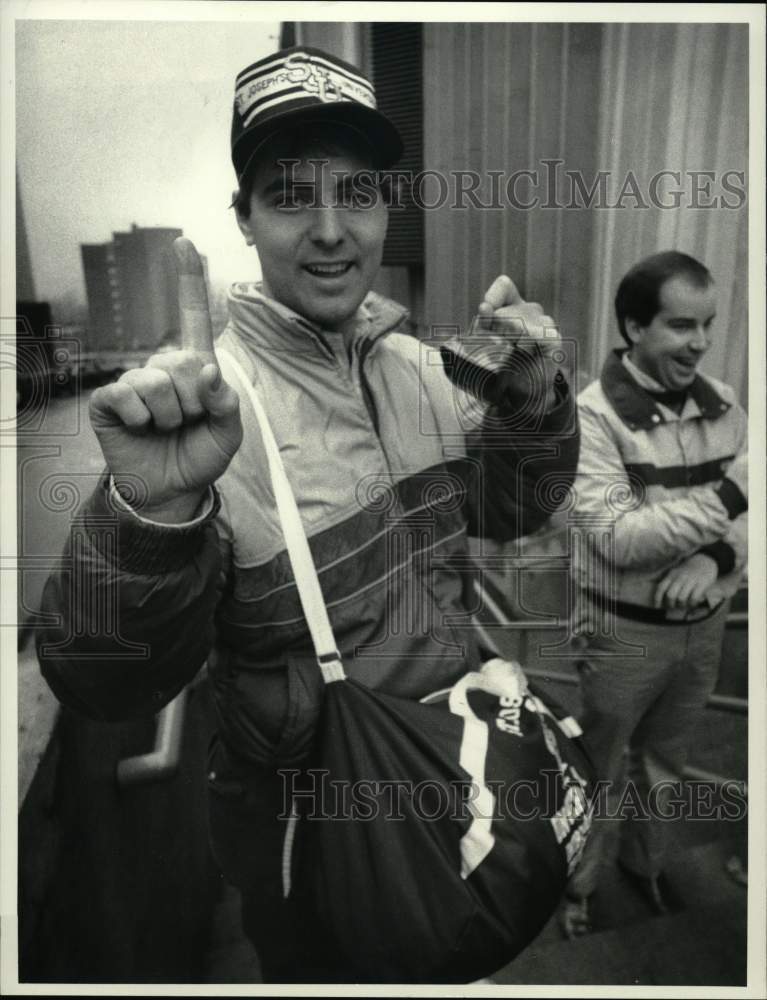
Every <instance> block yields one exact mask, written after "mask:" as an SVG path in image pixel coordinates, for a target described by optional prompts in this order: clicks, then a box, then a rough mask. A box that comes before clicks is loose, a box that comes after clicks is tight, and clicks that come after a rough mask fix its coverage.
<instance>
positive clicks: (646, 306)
mask: <svg viewBox="0 0 767 1000" xmlns="http://www.w3.org/2000/svg"><path fill="white" fill-rule="evenodd" d="M671 278H684V279H685V280H687V281H689V283H690V284H691V285H694V286H695V287H696V288H708V286H709V285H711V284H712V283H713V280H714V279H713V278H712V277H711V272H710V271H709V270H708V268H707V267H705V266H704V265H703V264H701V263H700V261H698V260H696V259H695V258H694V257H690V256H689V255H688V254H686V253H680V252H679V251H678V250H666V251H664V252H663V253H656V254H653V255H652V256H651V257H645V259H644V260H640V262H639V263H638V264H635V265H634V266H633V267H632V268H631V270H630V271H629V272H628V273H627V274H625V275H624V277H623V279H622V281H621V283H620V285H618V291H617V292H616V295H615V314H616V316H617V317H618V327H619V329H620V331H621V336H622V337H623V339H624V340H625V341H626V343H627V344H629V346H630V345H631V340H630V338H629V336H628V333H627V332H626V320H627V319H629V318H630V319H633V320H636V322H637V323H639V325H640V326H647V325H648V324H650V323H651V322H652V320H653V317H654V316H655V315H656V314H657V313H658V311H659V310H660V290H661V288H662V287H663V285H665V283H666V282H667V281H669V280H670V279H671Z"/></svg>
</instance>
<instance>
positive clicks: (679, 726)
mask: <svg viewBox="0 0 767 1000" xmlns="http://www.w3.org/2000/svg"><path fill="white" fill-rule="evenodd" d="M728 607H729V604H728V603H727V602H725V604H724V605H723V606H722V607H721V608H719V609H718V610H717V611H716V613H715V614H714V615H712V616H711V617H710V618H708V619H706V620H705V621H702V622H698V623H696V624H690V625H681V624H679V625H677V624H674V625H651V624H646V623H643V622H635V621H631V620H629V619H626V618H615V619H611V620H610V621H608V622H606V623H605V624H606V625H607V626H608V627H607V628H605V629H603V630H602V632H603V633H609V632H610V631H613V633H614V635H613V636H609V635H605V634H600V635H598V636H597V637H595V638H592V639H589V640H588V644H587V647H586V649H585V652H584V654H583V659H582V664H581V692H582V697H583V714H582V718H581V726H582V728H583V732H584V735H585V737H586V739H587V742H588V746H589V748H590V750H591V753H592V756H593V758H594V764H595V767H596V771H597V777H598V778H599V779H601V780H603V781H606V782H609V786H608V787H609V794H608V799H607V803H608V807H609V813H610V815H612V814H613V813H614V812H615V809H616V807H617V805H618V804H619V803H620V802H621V799H622V797H623V796H625V797H624V798H623V799H622V800H623V803H624V805H628V806H629V807H628V808H625V809H623V810H622V816H623V818H618V819H617V820H614V821H613V820H605V819H597V820H595V821H594V823H593V825H592V830H591V835H590V837H589V840H588V841H587V844H586V848H585V851H584V854H583V858H582V860H581V863H580V865H579V867H578V868H577V869H576V871H575V872H574V874H573V876H572V877H571V880H570V885H569V888H568V892H569V893H570V894H571V895H574V896H587V895H590V894H591V893H592V892H593V891H594V889H595V888H596V886H597V883H598V879H599V873H600V869H601V867H602V865H603V864H604V863H606V862H607V861H609V860H610V859H609V858H608V857H607V856H606V854H607V851H606V849H607V847H608V845H609V842H610V841H612V840H613V838H610V837H609V836H608V835H609V832H610V830H609V825H608V824H609V823H612V822H617V823H620V827H619V828H618V832H619V834H620V859H621V861H622V863H624V864H625V865H626V867H628V868H630V869H631V870H632V871H634V872H636V873H637V874H639V875H645V876H654V875H657V874H658V873H659V872H660V871H661V870H662V868H663V861H664V855H665V851H666V840H667V830H668V820H664V819H663V818H662V815H663V814H665V815H668V808H667V806H664V801H665V802H668V801H670V798H669V797H670V796H671V795H672V794H673V792H672V790H671V789H669V788H667V787H666V788H665V789H664V785H657V784H656V783H658V782H669V781H671V780H673V781H680V780H681V777H682V771H683V769H684V767H685V764H686V762H687V751H688V747H689V741H690V738H691V736H692V730H693V727H694V726H695V725H696V723H697V722H698V720H699V719H700V715H701V713H702V712H703V709H704V706H705V704H706V701H707V699H708V697H709V695H710V694H711V692H712V691H713V689H714V687H715V685H716V681H717V676H718V672H719V661H720V657H721V650H722V639H723V635H724V628H725V621H726V617H727V610H728ZM611 623H612V627H610V625H611ZM636 647H639V648H636ZM627 748H628V765H629V766H628V778H629V780H630V781H631V782H633V786H634V787H633V788H630V789H628V791H627V790H626V786H625V770H626V766H625V765H626V750H627ZM653 785H656V788H655V790H654V791H652V792H651V789H652V788H653ZM629 792H630V794H631V796H632V797H633V799H630V798H629V797H628V793H629ZM632 802H633V803H635V804H638V805H639V808H638V809H636V808H633V807H632V805H631V803H632ZM651 805H652V806H653V807H654V808H651ZM637 813H638V815H637ZM659 813H660V814H661V815H660V816H659ZM646 814H649V815H650V818H649V819H648V818H644V817H645V815H646Z"/></svg>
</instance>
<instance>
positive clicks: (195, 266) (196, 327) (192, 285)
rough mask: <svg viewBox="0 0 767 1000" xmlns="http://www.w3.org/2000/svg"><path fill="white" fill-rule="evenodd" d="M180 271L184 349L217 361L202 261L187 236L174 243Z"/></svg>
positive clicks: (179, 304)
mask: <svg viewBox="0 0 767 1000" xmlns="http://www.w3.org/2000/svg"><path fill="white" fill-rule="evenodd" d="M173 251H174V253H175V255H176V270H177V271H178V311H179V316H180V319H181V346H182V347H184V348H186V349H187V350H191V351H197V352H198V353H200V354H207V355H209V356H210V360H211V361H215V360H216V356H215V354H214V352H213V327H212V326H211V322H210V311H209V309H208V291H207V289H206V287H205V276H204V274H203V270H202V261H201V260H200V255H199V254H198V253H197V250H196V248H195V245H194V243H192V241H191V240H188V239H187V238H186V237H185V236H179V237H178V239H175V240H174V241H173Z"/></svg>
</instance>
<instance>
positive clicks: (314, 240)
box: [38, 48, 578, 982]
mask: <svg viewBox="0 0 767 1000" xmlns="http://www.w3.org/2000/svg"><path fill="white" fill-rule="evenodd" d="M401 150H402V144H401V140H400V138H399V135H398V133H397V131H396V129H395V128H394V126H393V125H392V124H391V122H389V121H388V120H387V119H386V118H385V117H384V116H383V115H382V114H380V113H379V112H378V111H377V110H376V109H375V98H374V93H373V88H372V85H371V83H370V81H368V80H367V79H366V77H364V76H363V75H362V74H361V73H360V71H359V70H358V69H356V68H355V67H353V66H350V65H348V64H346V63H344V62H342V61H341V60H339V59H336V58H335V57H333V56H330V55H328V54H326V53H322V52H318V51H317V50H313V49H307V48H294V49H291V50H287V51H283V52H280V53H277V54H275V55H273V56H270V57H268V58H267V59H263V60H260V61H259V62H257V63H255V64H253V65H252V66H249V67H248V68H247V69H246V70H244V71H243V72H242V73H240V75H239V76H238V78H237V84H236V97H235V106H234V119H233V125H232V159H233V162H234V166H235V170H236V172H237V178H238V190H237V193H236V195H235V208H236V213H237V221H238V224H239V226H240V229H241V231H242V233H243V235H244V237H245V239H246V240H247V242H248V243H249V244H252V245H253V246H255V248H256V250H257V251H258V255H259V260H260V264H261V269H262V274H263V278H262V281H261V282H260V284H252V283H238V284H236V285H234V286H233V288H232V291H231V295H230V302H229V308H230V321H229V325H228V326H227V328H226V330H225V331H224V333H223V334H222V335H221V337H220V339H219V340H218V342H217V344H216V348H215V350H214V346H213V342H212V335H211V331H210V322H209V319H208V315H207V303H206V297H205V287H204V283H203V281H202V272H201V268H200V265H199V259H198V258H197V255H196V252H195V251H194V248H193V247H192V246H191V244H190V243H189V242H188V241H183V240H182V241H179V243H178V246H177V254H178V263H179V271H180V302H181V312H182V324H183V342H184V346H183V350H181V351H179V352H175V353H170V354H161V355H156V356H155V357H153V358H151V359H150V361H149V362H148V364H147V366H146V367H145V368H143V369H141V370H137V371H132V372H128V373H126V374H125V375H124V376H123V377H122V378H121V379H120V380H119V381H118V382H117V383H115V384H114V385H111V386H107V387H104V388H102V389H99V390H97V391H96V392H94V394H93V397H92V400H91V420H92V423H93V427H94V429H95V431H96V433H97V435H98V438H99V442H100V444H101V447H102V449H103V452H104V456H105V459H106V464H107V474H106V475H105V477H104V480H103V483H102V485H101V486H100V487H99V488H98V489H97V490H96V492H95V494H94V496H93V497H92V498H91V499H90V500H89V501H88V502H87V503H86V505H85V507H84V510H83V512H82V514H83V516H84V517H85V519H86V521H87V522H88V524H89V525H90V527H91V528H92V531H91V538H92V543H91V547H90V548H89V549H88V550H87V551H79V552H78V553H76V554H75V553H71V554H70V555H71V558H73V559H75V561H76V565H77V568H76V570H75V572H74V573H73V577H75V578H77V579H79V580H80V584H79V586H82V587H85V588H86V589H88V588H91V587H94V588H98V590H99V592H100V594H101V596H102V600H103V606H105V607H114V608H116V609H117V619H118V623H119V627H118V628H117V629H116V630H113V631H112V633H109V634H107V633H106V632H105V630H104V629H98V628H94V627H93V622H91V623H90V626H91V627H82V625H83V623H82V621H81V620H80V618H81V617H82V615H83V613H84V612H83V608H84V607H85V606H86V605H85V603H84V602H82V601H79V600H78V599H77V596H76V595H75V596H73V595H72V593H71V592H70V589H68V584H67V580H66V579H64V578H63V577H62V576H60V575H54V576H53V577H52V579H51V580H50V581H49V583H48V585H47V588H46V595H45V602H46V607H47V608H48V609H49V610H52V611H55V612H56V613H57V614H58V615H59V616H60V620H61V622H62V625H61V627H60V628H58V629H56V628H53V629H47V630H46V631H45V633H42V634H41V637H40V642H39V644H38V649H39V653H40V659H41V664H42V669H43V672H44V674H45V676H46V678H47V680H48V682H49V683H50V685H51V687H52V688H53V690H54V692H55V693H56V694H57V695H58V697H59V698H60V699H61V700H62V701H63V702H65V703H67V704H69V705H70V706H72V707H73V708H75V709H78V710H80V711H82V712H84V713H86V714H87V715H90V716H92V717H96V718H100V719H122V718H128V717H131V716H137V715H140V714H142V713H154V712H156V711H158V709H160V708H161V707H162V706H163V705H164V704H166V703H167V702H169V701H170V700H171V699H172V698H173V697H174V696H175V695H177V694H178V693H179V691H180V690H181V689H182V688H183V687H184V686H185V685H186V684H188V683H189V682H190V680H191V679H192V678H193V677H194V676H195V674H196V672H197V671H198V670H199V668H200V667H201V666H202V664H203V663H205V662H206V661H207V666H208V674H209V678H210V683H211V686H212V689H213V693H214V698H215V704H216V710H217V723H218V732H217V735H216V737H215V739H214V741H213V745H212V747H211V754H210V766H209V786H210V802H211V835H212V842H213V847H214V851H215V854H216V857H217V859H218V861H219V863H220V865H221V868H222V870H223V872H224V874H225V875H226V876H227V878H228V879H229V880H230V881H231V882H232V883H234V884H235V885H237V886H238V887H239V888H240V889H241V891H242V896H243V918H244V924H245V927H246V929H247V931H248V933H249V935H250V936H251V938H252V939H253V941H254V942H255V943H256V946H257V948H258V950H259V953H260V956H261V960H262V967H263V972H264V978H265V979H266V980H267V981H274V982H277V981H305V982H313V981H321V980H323V979H325V980H329V981H334V980H336V981H337V980H339V979H341V980H342V979H343V978H344V970H343V969H339V968H338V966H337V965H336V966H334V962H333V957H332V952H331V950H330V948H329V947H328V946H327V945H326V943H324V942H323V941H322V928H321V927H319V926H318V925H317V922H316V921H313V919H312V915H311V914H310V913H307V912H305V911H304V910H301V911H300V912H298V909H297V907H296V906H295V905H294V902H293V899H292V897H291V896H288V897H287V899H286V898H284V896H285V893H284V889H285V884H284V881H283V874H284V862H285V858H286V857H287V856H288V854H287V852H288V847H289V845H288V844H286V839H285V833H286V829H285V823H284V816H285V812H286V809H287V811H289V805H290V804H289V803H286V802H285V784H284V782H283V781H282V780H281V776H280V774H278V770H279V769H285V768H296V767H300V766H301V764H302V762H305V760H306V755H307V752H308V750H309V748H310V746H311V742H312V737H313V733H314V728H315V724H316V721H317V717H318V712H319V708H320V703H321V698H322V680H321V677H320V673H319V670H318V669H317V663H316V661H315V659H314V656H313V654H312V644H311V641H310V637H309V635H308V632H307V627H306V622H305V620H304V617H303V613H302V609H301V605H300V602H299V597H298V594H297V591H296V586H295V582H294V579H293V576H292V572H291V568H290V563H289V560H288V556H287V553H286V548H285V542H284V539H283V536H282V531H281V527H280V520H279V516H278V514H277V510H276V506H275V500H274V496H273V492H272V485H271V481H270V477H269V473H268V469H267V462H266V458H265V452H264V443H263V440H262V438H261V434H260V431H259V429H258V425H257V423H256V420H255V417H254V413H253V409H252V406H251V403H250V401H249V399H248V396H247V393H246V392H245V391H244V390H243V386H242V384H240V382H239V381H238V376H237V375H236V372H235V370H234V369H233V368H232V366H231V364H230V363H229V362H227V361H226V360H225V358H226V357H230V358H233V359H234V360H235V362H236V363H237V365H238V366H239V369H240V370H241V371H242V372H243V373H244V374H245V377H246V378H247V379H248V380H249V381H250V382H251V383H252V385H253V386H254V387H255V388H256V390H257V394H258V396H259V398H260V400H261V402H262V404H263V407H264V409H265V411H266V413H267V416H268V419H269V423H270V425H271V427H272V430H273V432H274V435H275V437H276V440H277V443H278V445H279V448H280V452H281V456H282V459H283V462H284V465H285V468H286V471H287V475H288V478H289V480H290V483H291V486H292V489H293V492H294V494H295V497H296V501H297V504H298V508H299V511H300V514H301V518H302V521H303V525H304V528H305V531H306V534H307V537H308V539H309V543H310V548H311V553H312V557H313V559H314V562H315V565H316V567H317V571H318V575H319V579H320V583H321V587H322V591H323V596H324V600H325V603H326V605H327V608H328V612H329V615H330V619H331V623H332V628H333V632H334V634H335V637H336V640H337V643H338V645H339V651H340V653H341V656H342V659H343V663H344V667H345V669H346V671H347V673H348V674H349V676H352V677H356V678H358V679H359V680H360V681H361V682H362V683H364V684H368V685H370V686H371V687H376V688H378V689H380V690H382V691H386V692H389V693H392V694H395V695H398V696H402V697H410V698H413V699H418V698H421V697H423V696H425V695H426V694H428V693H429V692H432V691H434V690H436V689H440V688H444V687H445V686H447V685H450V684H451V683H453V682H454V681H455V680H456V679H457V678H458V677H460V676H461V675H462V674H463V673H465V672H466V671H467V670H468V669H473V668H475V667H477V666H478V664H479V663H480V662H481V657H482V653H481V651H480V649H479V648H478V642H477V637H476V633H475V632H474V631H473V630H472V628H471V620H470V616H471V607H470V606H469V605H467V604H466V603H465V601H464V592H463V579H462V574H461V570H460V566H461V563H462V562H465V558H466V555H467V535H469V534H472V535H477V536H482V537H488V538H494V539H498V540H504V539H508V538H512V537H515V536H517V535H521V534H526V533H529V532H531V531H534V530H536V529H537V528H538V527H540V526H541V525H542V524H543V523H544V522H545V521H546V519H547V517H548V516H549V513H550V511H549V510H547V509H544V508H543V507H542V506H541V504H540V503H539V501H538V496H537V493H536V485H537V483H538V481H539V480H540V479H541V478H542V477H549V478H550V477H552V476H559V477H560V478H561V481H562V482H563V483H567V482H570V481H571V480H572V477H573V474H574V471H575V465H576V461H577V452H578V434H577V424H576V422H575V411H574V404H573V400H572V398H571V395H570V393H569V390H568V386H567V383H566V380H565V378H564V375H563V373H562V372H560V371H559V370H558V368H557V366H556V364H554V362H553V361H550V360H549V354H550V346H551V337H550V336H549V337H547V338H546V343H545V344H544V336H545V335H546V334H547V333H548V334H550V333H551V330H552V327H553V323H552V321H551V320H550V319H548V318H547V317H545V316H544V315H543V310H542V309H541V308H540V306H537V305H536V304H534V303H527V302H524V301H523V300H522V298H521V296H520V295H519V293H518V291H517V290H516V288H515V287H514V284H513V282H512V281H511V280H510V279H509V278H507V277H505V276H502V277H500V278H498V279H497V280H496V281H495V282H493V284H492V285H491V287H490V288H489V289H488V290H487V292H486V293H485V295H484V298H483V299H482V302H481V304H480V307H479V310H480V313H481V314H482V315H483V316H485V317H487V318H488V319H492V318H496V317H497V318H500V319H503V320H506V321H508V322H509V323H510V324H512V326H513V325H514V324H516V329H517V331H518V332H520V333H521V332H524V333H525V335H526V337H527V338H529V340H530V342H531V343H532V348H530V347H528V348H527V358H528V361H529V362H530V363H529V364H528V365H527V368H526V371H527V373H528V374H527V375H526V376H525V377H524V378H523V377H521V376H520V373H519V371H515V370H512V369H509V370H508V371H507V372H506V373H505V374H504V375H503V376H502V377H500V378H498V379H496V380H495V381H494V382H493V385H492V387H491V388H490V389H487V391H486V395H487V398H486V399H485V400H484V402H482V404H481V405H480V404H478V403H477V401H476V400H471V399H469V397H468V396H467V395H466V393H464V392H463V390H461V389H459V388H458V387H457V386H456V385H454V383H453V381H451V379H450V378H448V376H447V374H446V372H445V368H444V367H443V365H442V363H441V361H440V356H439V354H438V353H436V352H433V351H428V350H427V349H426V347H425V346H424V345H421V344H420V343H419V341H418V340H417V339H416V338H414V337H413V336H411V335H409V334H408V333H407V332H403V331H405V330H406V329H407V327H406V322H407V316H406V312H405V310H404V309H403V308H402V307H400V306H399V305H397V304H396V303H394V302H391V301H389V300H387V299H385V298H383V297H382V296H380V295H378V294H376V293H374V292H373V291H371V288H372V285H373V282H374V280H375V277H376V274H377V271H378V268H379V265H380V262H381V255H382V249H383V241H384V236H385V233H386V223H387V210H386V206H385V204H384V200H383V196H382V193H381V188H380V186H379V184H378V183H377V182H376V183H375V184H373V185H371V184H370V183H368V180H369V175H370V172H371V171H375V170H380V169H381V168H386V167H389V166H391V165H392V164H393V163H394V162H395V161H396V160H397V158H398V157H399V156H400V154H401ZM366 175H367V179H366ZM446 280H449V276H447V275H446ZM554 343H556V338H554ZM536 345H543V347H538V346H536ZM520 350H522V348H520ZM216 351H219V352H222V353H221V354H220V357H217V355H216ZM223 352H226V354H224V353H223ZM434 355H436V361H435V357H434ZM531 366H532V368H531ZM531 370H532V371H533V372H534V373H535V376H536V378H537V386H536V389H540V390H541V391H540V393H539V394H538V395H537V396H536V399H538V400H539V403H538V404H537V411H536V412H529V410H530V408H529V407H528V408H527V411H525V412H526V413H527V415H526V417H525V422H523V423H522V424H520V422H519V420H517V421H516V424H515V423H514V419H515V416H516V415H517V414H518V413H519V412H520V410H525V406H526V404H527V403H528V401H529V399H528V397H529V395H530V391H531V390H530V387H529V372H530V371H531ZM457 373H458V368H457V367H456V366H454V367H453V377H454V378H457V377H458V374H457ZM472 407H473V409H472ZM467 413H473V414H474V417H473V418H472V420H473V423H470V425H468V426H467V425H466V422H465V418H466V414H467ZM512 425H513V426H512ZM488 428H491V431H492V433H490V432H489V431H488ZM509 428H511V429H509ZM115 518H116V523H117V525H118V536H117V545H116V547H115V546H113V545H112V543H111V542H110V541H108V540H107V539H106V536H105V534H104V529H103V528H100V527H99V525H101V524H103V523H104V521H105V520H106V523H107V524H113V523H114V520H115ZM110 538H111V536H110ZM110 545H111V546H112V547H111V548H110ZM125 642H129V643H141V644H146V646H147V647H148V649H149V656H148V659H138V660H134V661H131V660H130V659H126V658H125V655H122V656H120V653H121V651H122V650H123V648H124V647H123V645H122V644H124V643H125ZM57 643H58V644H59V648H60V649H61V648H65V649H66V655H57V652H56V645H57ZM62 644H63V645H62ZM279 817H282V819H280V818H279Z"/></svg>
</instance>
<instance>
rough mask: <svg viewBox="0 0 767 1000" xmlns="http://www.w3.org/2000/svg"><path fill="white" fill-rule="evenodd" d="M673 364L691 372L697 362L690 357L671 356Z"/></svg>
mask: <svg viewBox="0 0 767 1000" xmlns="http://www.w3.org/2000/svg"><path fill="white" fill-rule="evenodd" d="M672 361H673V362H674V364H676V365H678V366H679V367H680V368H682V369H684V371H688V372H693V371H695V369H696V367H697V364H698V362H697V361H692V360H691V359H690V358H672Z"/></svg>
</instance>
